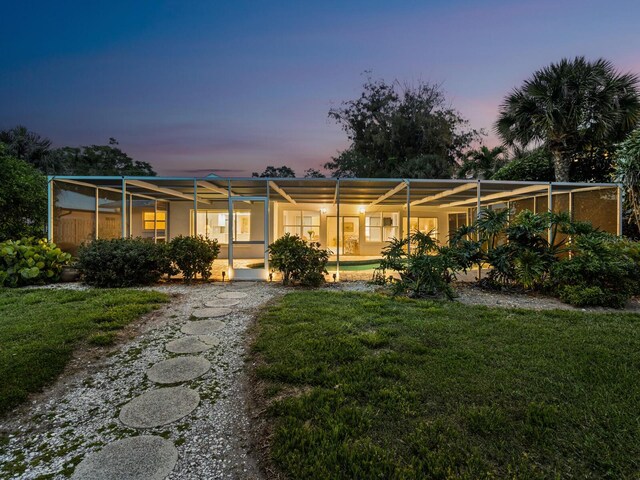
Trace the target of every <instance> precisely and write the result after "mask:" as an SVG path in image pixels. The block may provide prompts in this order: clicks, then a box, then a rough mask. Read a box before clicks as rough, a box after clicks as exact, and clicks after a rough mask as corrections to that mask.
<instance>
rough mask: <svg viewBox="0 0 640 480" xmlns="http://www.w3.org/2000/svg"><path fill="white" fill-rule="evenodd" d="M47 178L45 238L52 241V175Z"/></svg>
mask: <svg viewBox="0 0 640 480" xmlns="http://www.w3.org/2000/svg"><path fill="white" fill-rule="evenodd" d="M47 180H48V181H47V239H48V240H49V241H50V242H53V201H54V200H53V177H48V178H47Z"/></svg>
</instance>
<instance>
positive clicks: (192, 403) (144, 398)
mask: <svg viewBox="0 0 640 480" xmlns="http://www.w3.org/2000/svg"><path fill="white" fill-rule="evenodd" d="M199 403H200V395H198V392H196V391H195V390H191V389H190V388H186V387H167V388H159V389H157V390H151V391H149V392H147V393H143V394H142V395H140V396H139V397H136V398H134V399H133V400H131V401H130V402H129V403H127V404H126V405H125V406H124V407H122V410H120V421H121V422H122V423H124V424H125V425H127V426H128V427H133V428H152V427H159V426H160V425H166V424H168V423H172V422H175V421H176V420H179V419H181V418H182V417H185V416H187V415H189V414H190V413H191V412H193V411H194V410H195V409H196V407H197V406H198V404H199Z"/></svg>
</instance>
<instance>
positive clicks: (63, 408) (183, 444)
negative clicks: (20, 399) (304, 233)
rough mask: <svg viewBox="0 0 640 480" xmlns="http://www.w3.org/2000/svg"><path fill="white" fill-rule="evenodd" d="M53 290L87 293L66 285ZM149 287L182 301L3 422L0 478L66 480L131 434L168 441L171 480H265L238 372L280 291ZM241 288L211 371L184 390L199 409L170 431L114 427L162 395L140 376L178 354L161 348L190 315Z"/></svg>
mask: <svg viewBox="0 0 640 480" xmlns="http://www.w3.org/2000/svg"><path fill="white" fill-rule="evenodd" d="M53 288H72V289H82V288H85V287H83V286H82V285H79V284H62V285H57V286H55V287H53ZM153 289H154V290H158V291H162V292H166V293H169V294H178V295H180V296H179V297H178V298H175V299H174V300H173V301H172V302H171V303H170V304H169V305H168V306H166V307H164V308H163V309H162V310H160V311H159V312H157V313H155V314H151V315H150V316H148V317H146V318H145V320H144V321H143V322H142V323H141V324H140V325H139V326H138V329H137V333H138V334H137V336H136V337H135V338H134V339H132V340H130V341H128V342H127V343H125V344H121V345H118V346H117V347H116V348H114V349H113V351H112V353H111V354H110V355H103V356H102V357H100V358H99V359H98V360H96V359H95V358H92V359H90V360H86V359H84V358H80V359H76V360H75V361H73V362H72V364H75V365H76V368H75V369H74V368H73V366H70V368H69V369H68V370H72V371H71V372H69V371H68V372H67V373H65V374H64V375H63V376H62V377H61V378H60V379H59V380H58V381H57V382H56V384H55V385H53V386H52V387H51V388H49V389H47V391H46V392H44V393H43V394H40V395H37V396H35V397H34V400H32V403H30V404H28V405H24V406H23V407H21V408H19V409H17V410H16V411H15V412H13V414H12V415H11V416H9V417H8V418H6V419H4V420H3V423H2V425H0V433H3V435H2V436H5V438H6V439H7V440H6V444H5V445H2V444H0V477H2V478H21V479H35V478H38V477H40V476H44V475H47V476H48V477H47V478H49V477H50V478H55V479H57V478H67V477H68V475H69V474H71V472H72V471H73V469H74V468H75V466H77V464H78V463H80V461H81V460H82V459H83V458H84V457H85V456H86V455H87V454H89V453H91V452H96V451H100V450H101V449H102V448H104V446H105V445H107V444H109V443H112V442H114V441H116V440H120V439H123V438H130V437H133V436H137V435H157V436H161V437H163V438H166V439H167V440H170V441H171V442H173V444H174V445H175V446H176V448H177V450H178V461H177V463H176V466H175V468H174V469H173V471H172V473H171V474H170V475H169V477H168V478H170V479H176V480H177V479H181V480H183V479H184V480H188V479H198V480H200V479H214V478H215V479H218V478H224V479H236V478H237V479H247V478H251V479H253V478H261V474H260V471H259V469H258V466H257V463H256V456H255V455H253V454H252V452H251V451H250V445H251V441H250V439H251V429H250V428H251V425H250V420H249V416H248V408H247V407H248V406H247V403H246V400H245V399H246V398H247V397H248V395H247V384H246V376H245V372H244V363H245V354H246V341H247V337H246V334H247V328H248V327H249V326H250V325H251V322H252V320H253V317H254V315H255V313H256V311H257V309H258V308H259V307H261V306H262V305H263V304H264V303H265V302H266V301H268V300H269V299H271V298H273V297H274V296H276V295H279V294H281V293H282V292H284V291H285V290H284V289H283V288H282V287H280V286H277V285H274V284H264V283H260V284H250V285H246V286H244V285H243V286H241V287H240V288H238V289H237V288H236V286H235V285H231V284H221V283H212V284H195V285H191V286H184V285H179V284H167V285H162V286H158V287H153ZM238 290H242V292H244V293H247V296H246V297H245V298H243V299H241V300H240V303H239V304H238V305H237V306H235V307H233V311H232V312H231V313H230V314H229V315H227V316H225V317H224V318H221V319H220V320H221V321H222V322H223V323H224V326H223V328H222V329H221V330H219V331H218V332H217V333H216V335H217V336H218V337H219V338H220V340H221V341H220V344H219V345H217V346H213V347H212V348H211V349H210V350H207V351H205V352H203V353H201V354H200V355H202V356H203V357H205V358H206V359H207V360H208V361H209V362H211V370H209V371H208V372H207V373H205V374H204V375H203V376H201V377H199V378H197V379H194V380H191V381H188V382H185V383H183V384H182V385H183V386H184V387H188V388H191V389H193V390H195V391H196V392H198V394H199V396H200V404H199V406H198V407H197V408H196V409H195V410H194V411H193V412H192V413H191V414H189V415H187V416H186V417H184V418H182V419H180V420H178V421H176V422H174V423H171V424H169V425H164V426H161V427H156V428H146V429H133V428H130V427H127V426H125V425H123V424H122V423H121V422H120V421H119V419H118V415H119V413H120V410H121V409H122V407H123V406H124V405H125V404H126V403H127V402H129V401H130V400H131V399H133V398H135V397H138V396H139V395H141V394H143V393H145V392H148V391H150V390H153V389H156V388H158V386H157V385H155V384H154V383H153V382H151V381H150V380H149V379H148V378H147V376H146V371H147V370H148V369H149V368H150V367H151V366H152V365H154V364H156V363H158V362H161V361H163V360H167V359H169V358H174V357H176V356H178V355H177V354H173V353H171V352H168V351H167V350H166V349H165V344H166V343H167V342H169V341H171V340H175V339H177V338H181V337H183V336H184V334H183V333H181V332H180V327H181V326H182V325H183V324H185V323H186V322H187V321H189V317H190V315H191V313H192V312H193V310H194V309H196V308H200V307H203V306H204V304H205V302H207V301H211V300H213V299H214V298H215V297H216V296H217V294H219V293H222V292H236V291H238ZM201 338H202V337H201ZM83 360H84V363H82V362H83ZM79 363H82V364H80V365H78V364H79ZM0 438H1V437H0ZM3 467H5V468H12V469H13V472H14V474H13V475H8V474H7V473H6V472H7V471H11V470H4V471H3ZM23 468H24V471H23V472H21V471H20V470H21V469H23Z"/></svg>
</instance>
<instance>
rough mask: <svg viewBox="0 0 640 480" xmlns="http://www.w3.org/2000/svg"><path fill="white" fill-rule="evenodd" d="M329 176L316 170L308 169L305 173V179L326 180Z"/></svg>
mask: <svg viewBox="0 0 640 480" xmlns="http://www.w3.org/2000/svg"><path fill="white" fill-rule="evenodd" d="M326 177H327V176H326V175H325V174H324V173H322V172H321V171H320V170H317V169H315V168H307V169H306V170H305V171H304V178H326Z"/></svg>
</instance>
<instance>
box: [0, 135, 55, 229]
mask: <svg viewBox="0 0 640 480" xmlns="http://www.w3.org/2000/svg"><path fill="white" fill-rule="evenodd" d="M46 221H47V178H46V177H45V176H44V175H43V174H42V173H40V172H39V171H38V170H37V169H35V168H34V167H32V166H31V165H29V164H28V163H27V162H25V161H23V160H19V159H17V158H13V157H11V156H8V155H7V154H5V153H4V148H3V145H2V144H0V241H3V240H10V239H13V238H22V237H32V236H33V237H36V238H38V237H40V236H41V235H43V233H44V225H45V223H46Z"/></svg>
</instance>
